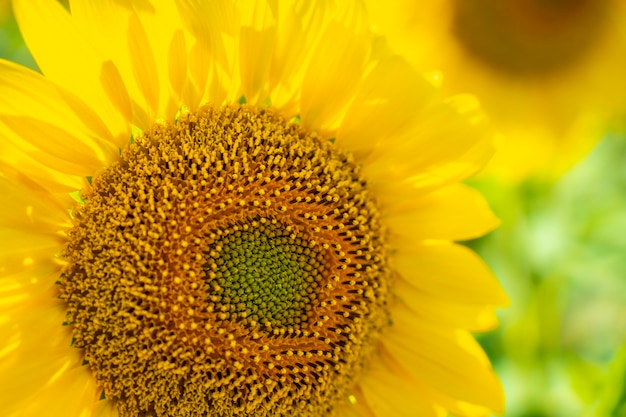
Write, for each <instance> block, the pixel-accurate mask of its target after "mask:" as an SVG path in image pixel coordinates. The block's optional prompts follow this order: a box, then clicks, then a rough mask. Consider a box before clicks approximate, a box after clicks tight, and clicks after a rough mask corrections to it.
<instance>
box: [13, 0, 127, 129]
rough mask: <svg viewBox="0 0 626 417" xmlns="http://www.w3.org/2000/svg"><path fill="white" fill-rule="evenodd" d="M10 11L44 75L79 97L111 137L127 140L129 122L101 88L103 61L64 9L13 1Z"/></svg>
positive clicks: (42, 0) (38, 0)
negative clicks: (100, 121)
mask: <svg viewBox="0 0 626 417" xmlns="http://www.w3.org/2000/svg"><path fill="white" fill-rule="evenodd" d="M13 8H14V11H15V15H16V18H17V21H18V23H19V25H20V30H21V32H22V35H23V36H24V40H25V41H26V44H27V46H28V49H29V50H30V52H31V53H32V54H33V56H34V58H35V60H36V61H37V64H38V65H39V68H41V70H42V72H43V73H44V74H45V76H46V77H47V78H48V79H50V80H52V81H54V82H55V83H57V84H58V85H60V86H61V87H63V88H64V89H65V90H67V91H69V92H71V93H73V95H75V96H79V97H81V98H82V99H83V100H84V101H85V102H86V103H87V104H88V105H89V107H90V108H92V109H94V111H95V113H96V114H98V115H99V116H100V117H101V118H102V120H104V122H105V125H106V126H107V128H108V129H109V130H110V132H111V135H112V136H113V137H114V138H116V139H117V140H118V141H120V140H127V139H128V137H129V134H130V126H129V123H128V122H129V121H128V120H124V119H123V118H122V117H121V116H120V114H119V113H118V111H117V109H116V108H115V107H114V106H113V105H112V104H111V102H110V101H109V99H108V98H107V96H106V94H105V92H104V90H103V87H102V83H101V74H102V65H103V63H104V60H103V59H102V56H101V55H99V54H98V53H97V52H96V51H95V49H94V48H93V45H90V44H89V43H88V41H87V40H86V38H85V34H84V33H83V32H81V31H80V30H78V28H77V27H76V25H75V23H74V22H73V21H72V19H71V17H70V15H69V13H68V12H67V11H66V10H65V9H64V8H63V6H61V4H60V3H58V2H51V1H47V0H15V1H14V2H13ZM50 45H54V48H51V47H50Z"/></svg>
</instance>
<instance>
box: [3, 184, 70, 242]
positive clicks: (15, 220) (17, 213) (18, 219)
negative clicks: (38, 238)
mask: <svg viewBox="0 0 626 417" xmlns="http://www.w3.org/2000/svg"><path fill="white" fill-rule="evenodd" d="M22 181H23V182H22V184H17V183H16V182H15V181H10V180H8V179H6V178H3V177H2V176H0V195H2V196H3V204H2V205H1V206H0V226H2V227H9V228H13V229H19V230H21V231H28V230H32V231H36V232H49V233H50V232H56V231H58V230H59V229H60V227H61V225H65V226H67V225H68V223H69V215H68V213H67V208H66V207H63V206H62V205H61V204H59V202H58V201H57V200H56V199H55V198H54V197H53V196H52V195H51V194H50V193H48V192H47V191H46V190H45V189H43V188H42V187H41V186H39V185H38V184H36V183H35V182H33V181H31V180H30V179H29V178H28V177H24V178H23V179H22Z"/></svg>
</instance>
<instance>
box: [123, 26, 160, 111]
mask: <svg viewBox="0 0 626 417" xmlns="http://www.w3.org/2000/svg"><path fill="white" fill-rule="evenodd" d="M127 39H128V51H129V53H130V60H131V64H132V68H133V75H134V76H135V81H136V82H137V85H138V86H139V90H140V91H141V93H142V95H143V98H144V100H145V103H146V107H147V109H148V118H149V119H150V120H155V119H156V118H157V115H158V113H159V99H160V85H159V72H158V70H157V65H156V62H155V59H154V53H153V52H152V48H151V46H150V42H149V41H148V36H147V35H146V31H145V30H144V28H143V25H142V23H141V21H140V20H139V18H138V17H137V15H136V14H132V15H131V18H130V22H129V25H128V36H127Z"/></svg>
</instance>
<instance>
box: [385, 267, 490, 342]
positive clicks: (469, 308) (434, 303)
mask: <svg viewBox="0 0 626 417" xmlns="http://www.w3.org/2000/svg"><path fill="white" fill-rule="evenodd" d="M394 290H395V291H394V292H395V293H396V294H397V296H398V297H399V298H400V300H401V301H402V302H404V303H405V304H406V306H407V307H408V308H410V309H411V310H412V311H413V312H414V313H415V314H416V315H418V316H420V317H422V318H424V320H428V321H430V322H431V323H434V324H437V325H440V326H445V327H449V328H455V329H467V330H470V331H486V330H491V329H494V328H495V327H496V326H497V325H498V319H497V317H496V315H495V311H494V307H493V306H484V305H480V304H471V303H464V302H450V301H447V300H442V299H441V298H437V297H433V295H432V294H428V293H426V292H424V291H421V290H419V289H417V288H416V287H415V286H413V285H411V284H409V283H408V282H407V281H406V280H405V279H404V278H400V277H399V278H398V279H396V280H395V281H394Z"/></svg>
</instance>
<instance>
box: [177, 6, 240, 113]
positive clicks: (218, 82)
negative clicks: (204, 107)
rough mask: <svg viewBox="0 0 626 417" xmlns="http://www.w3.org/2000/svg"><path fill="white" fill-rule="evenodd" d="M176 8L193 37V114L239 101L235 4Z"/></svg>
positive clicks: (188, 98) (188, 99) (189, 91)
mask: <svg viewBox="0 0 626 417" xmlns="http://www.w3.org/2000/svg"><path fill="white" fill-rule="evenodd" d="M176 6H177V7H178V8H179V15H180V17H181V19H182V23H183V25H184V27H185V28H186V29H187V32H188V33H189V34H191V35H192V37H193V41H192V42H191V43H190V50H189V76H190V79H191V80H190V81H191V82H189V83H187V85H186V88H185V94H184V98H185V104H186V105H187V106H188V107H189V108H190V109H192V110H193V109H195V108H197V106H198V105H200V104H204V103H207V102H209V103H219V104H221V103H222V102H223V101H224V100H225V99H231V100H233V99H234V100H236V99H237V98H238V97H234V96H236V94H237V93H239V92H240V91H239V90H240V89H239V85H238V84H237V83H238V80H237V79H236V78H235V77H234V73H235V71H234V65H235V63H234V51H235V48H236V46H235V43H234V42H235V39H236V38H237V34H238V31H239V25H238V17H237V10H236V7H235V4H234V2H212V1H201V0H178V1H177V2H176ZM226 86H229V87H230V88H228V89H226ZM231 90H233V91H231ZM229 93H230V96H229Z"/></svg>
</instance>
